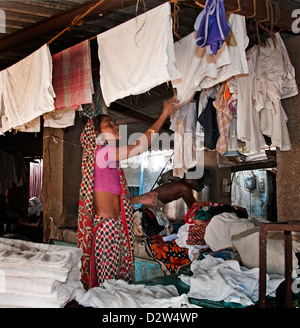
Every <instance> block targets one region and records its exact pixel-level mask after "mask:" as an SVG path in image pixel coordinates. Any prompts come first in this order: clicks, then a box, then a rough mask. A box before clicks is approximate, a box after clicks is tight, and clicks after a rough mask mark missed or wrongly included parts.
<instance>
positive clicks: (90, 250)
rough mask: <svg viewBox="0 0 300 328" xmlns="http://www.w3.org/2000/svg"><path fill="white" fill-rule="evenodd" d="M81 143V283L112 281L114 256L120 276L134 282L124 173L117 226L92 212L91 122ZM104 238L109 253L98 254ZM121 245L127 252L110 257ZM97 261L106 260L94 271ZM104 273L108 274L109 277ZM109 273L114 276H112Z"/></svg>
mask: <svg viewBox="0 0 300 328" xmlns="http://www.w3.org/2000/svg"><path fill="white" fill-rule="evenodd" d="M81 144H82V146H83V148H84V153H83V157H82V182H81V185H80V195H79V209H78V227H77V245H78V247H80V248H82V250H83V256H82V263H81V278H82V281H83V283H84V284H85V285H86V286H87V287H91V286H95V284H99V282H102V281H103V279H106V278H108V276H113V278H115V277H116V276H117V274H118V273H117V272H116V271H113V268H112V265H113V267H114V270H117V269H118V265H116V260H115V258H114V256H118V257H120V258H119V260H118V261H121V262H122V267H121V268H122V276H123V277H124V278H125V279H127V278H128V279H132V280H134V257H133V241H134V233H133V219H132V209H131V206H130V198H129V192H128V187H127V182H126V178H125V175H124V172H123V170H122V169H119V172H120V182H121V194H120V205H121V215H120V217H119V218H118V220H117V223H113V222H112V219H109V218H107V219H103V218H100V217H99V216H97V215H96V214H95V213H94V210H93V185H94V164H95V152H96V149H97V144H96V134H95V128H94V126H93V121H92V120H89V122H88V123H87V124H86V126H85V128H84V131H83V132H82V134H81ZM110 224H112V226H113V227H114V228H115V229H108V228H107V227H109V228H111V227H112V226H111V225H110ZM108 230H109V232H111V233H112V234H111V235H108ZM122 231H123V233H122ZM120 232H121V234H122V238H121V237H120V238H119V239H118V238H115V237H116V235H118V236H119V235H120ZM109 236H110V237H109ZM105 238H106V239H107V238H108V240H111V243H112V244H111V245H110V246H109V248H108V249H110V252H107V253H105V252H103V253H101V252H99V249H100V248H102V249H103V243H106V240H105ZM121 244H122V245H121ZM114 245H115V246H114ZM121 246H122V247H123V248H124V249H126V252H125V254H124V257H122V256H121V255H122V254H117V253H114V255H112V256H111V255H110V254H112V253H111V250H112V249H113V248H114V247H117V248H118V247H121ZM94 250H95V252H94ZM100 253H101V254H100ZM123 253H124V252H123ZM112 257H113V258H112ZM100 258H102V261H103V259H105V261H103V267H102V268H99V266H97V269H96V268H95V263H94V262H93V261H95V260H99V259H100ZM104 268H105V270H104ZM103 270H104V271H103ZM127 271H128V273H127ZM105 272H110V274H107V273H105ZM112 272H115V273H114V274H112ZM98 275H100V276H98ZM95 276H96V278H95ZM120 276H121V275H120Z"/></svg>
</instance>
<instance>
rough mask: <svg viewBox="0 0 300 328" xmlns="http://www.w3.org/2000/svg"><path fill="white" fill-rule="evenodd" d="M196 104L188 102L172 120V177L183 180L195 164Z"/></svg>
mask: <svg viewBox="0 0 300 328" xmlns="http://www.w3.org/2000/svg"><path fill="white" fill-rule="evenodd" d="M196 107H197V103H196V102H189V103H187V104H185V105H184V106H182V107H181V108H179V109H178V111H177V112H176V113H175V115H174V116H173V118H172V124H171V126H170V130H172V131H174V132H175V134H174V155H173V176H174V177H179V178H183V177H184V174H185V173H186V172H187V170H188V169H189V168H191V167H193V166H195V165H196V164H197V159H196V156H197V149H196V146H197V145H198V143H197V144H196V139H195V138H196V123H197V108H196ZM198 154H199V153H198Z"/></svg>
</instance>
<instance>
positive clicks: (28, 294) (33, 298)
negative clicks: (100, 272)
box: [0, 238, 83, 308]
mask: <svg viewBox="0 0 300 328" xmlns="http://www.w3.org/2000/svg"><path fill="white" fill-rule="evenodd" d="M81 256H82V250H81V249H79V248H76V247H68V246H58V245H50V244H40V243H33V242H28V241H23V240H16V239H7V238H0V307H27V308H28V307H33V308H42V307H43V308H50V307H52V308H53V307H55V308H59V307H64V306H65V305H66V304H67V303H68V302H69V301H71V300H73V299H74V297H75V293H76V291H78V290H81V289H83V286H82V283H81V281H80V265H81Z"/></svg>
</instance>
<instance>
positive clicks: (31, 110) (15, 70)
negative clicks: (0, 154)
mask: <svg viewBox="0 0 300 328" xmlns="http://www.w3.org/2000/svg"><path fill="white" fill-rule="evenodd" d="M1 75H2V79H3V81H2V82H3V85H2V100H3V101H2V102H1V103H0V113H2V116H1V123H2V128H1V130H2V132H3V133H4V132H6V131H8V130H10V129H11V128H14V127H16V126H19V125H23V124H25V123H28V122H30V121H32V120H33V119H35V118H36V117H38V116H40V115H42V114H43V113H46V112H50V111H52V110H54V97H55V93H54V90H53V87H52V58H51V54H50V50H49V47H48V45H44V46H42V47H41V48H40V49H38V50H36V51H35V52H34V53H32V54H31V55H29V56H27V57H26V58H24V59H22V60H21V61H19V62H18V63H16V64H14V65H12V66H10V67H8V68H7V69H5V70H3V71H2V74H1Z"/></svg>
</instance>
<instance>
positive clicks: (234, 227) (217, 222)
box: [204, 212, 257, 252]
mask: <svg viewBox="0 0 300 328" xmlns="http://www.w3.org/2000/svg"><path fill="white" fill-rule="evenodd" d="M256 224H257V223H256V221H254V220H252V218H250V219H242V218H238V217H237V215H236V214H235V213H229V212H224V213H222V214H218V215H215V216H213V217H212V219H211V220H210V222H209V223H208V225H207V227H206V230H205V235H204V240H205V243H206V244H207V245H208V246H209V247H210V248H211V250H212V251H214V252H215V251H218V250H220V249H222V248H226V247H230V246H232V241H231V237H232V236H233V235H236V234H239V233H241V232H243V231H246V230H248V229H250V228H254V227H255V226H256Z"/></svg>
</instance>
